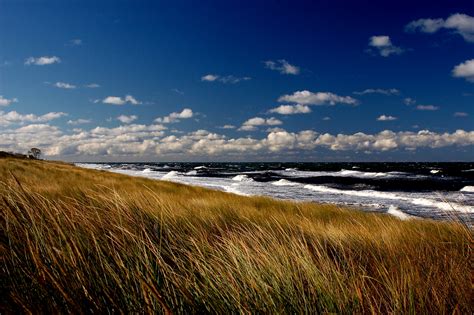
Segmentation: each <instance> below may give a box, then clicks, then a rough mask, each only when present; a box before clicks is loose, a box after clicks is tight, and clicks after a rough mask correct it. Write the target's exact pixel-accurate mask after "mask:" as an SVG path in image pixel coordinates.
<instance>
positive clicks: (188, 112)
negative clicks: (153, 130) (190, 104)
mask: <svg viewBox="0 0 474 315" xmlns="http://www.w3.org/2000/svg"><path fill="white" fill-rule="evenodd" d="M193 116H194V113H193V110H192V109H191V108H185V109H183V110H182V111H181V112H173V113H171V114H169V115H168V116H165V117H159V118H156V119H155V122H158V123H163V124H169V123H175V122H179V121H180V119H189V118H192V117H193Z"/></svg>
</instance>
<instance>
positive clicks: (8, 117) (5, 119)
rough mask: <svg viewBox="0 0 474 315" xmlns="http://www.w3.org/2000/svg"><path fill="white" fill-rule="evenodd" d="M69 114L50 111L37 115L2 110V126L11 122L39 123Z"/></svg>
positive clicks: (0, 119) (0, 112) (0, 114)
mask: <svg viewBox="0 0 474 315" xmlns="http://www.w3.org/2000/svg"><path fill="white" fill-rule="evenodd" d="M63 116H67V114H66V113H63V112H50V113H47V114H44V115H40V116H37V115H35V114H26V115H23V114H20V113H18V112H16V111H11V112H8V113H5V112H2V111H0V126H9V125H11V124H24V123H38V122H48V121H51V120H54V119H58V118H61V117H63Z"/></svg>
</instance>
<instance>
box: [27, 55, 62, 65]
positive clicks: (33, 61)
mask: <svg viewBox="0 0 474 315" xmlns="http://www.w3.org/2000/svg"><path fill="white" fill-rule="evenodd" d="M60 62H61V59H60V58H59V57H56V56H52V57H48V56H43V57H37V58H35V57H29V58H27V59H26V60H25V65H28V66H29V65H35V66H45V65H51V64H54V63H60Z"/></svg>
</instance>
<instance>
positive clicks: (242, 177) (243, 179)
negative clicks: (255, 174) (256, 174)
mask: <svg viewBox="0 0 474 315" xmlns="http://www.w3.org/2000/svg"><path fill="white" fill-rule="evenodd" d="M232 180H235V181H237V182H252V181H253V179H251V178H250V177H248V176H247V175H245V174H240V175H237V176H234V177H232Z"/></svg>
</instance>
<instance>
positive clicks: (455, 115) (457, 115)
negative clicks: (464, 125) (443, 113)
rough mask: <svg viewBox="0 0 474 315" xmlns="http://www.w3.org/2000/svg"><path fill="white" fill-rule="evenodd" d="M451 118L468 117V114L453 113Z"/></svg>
mask: <svg viewBox="0 0 474 315" xmlns="http://www.w3.org/2000/svg"><path fill="white" fill-rule="evenodd" d="M453 116H454V117H467V116H469V114H468V113H466V112H455V113H454V114H453Z"/></svg>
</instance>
